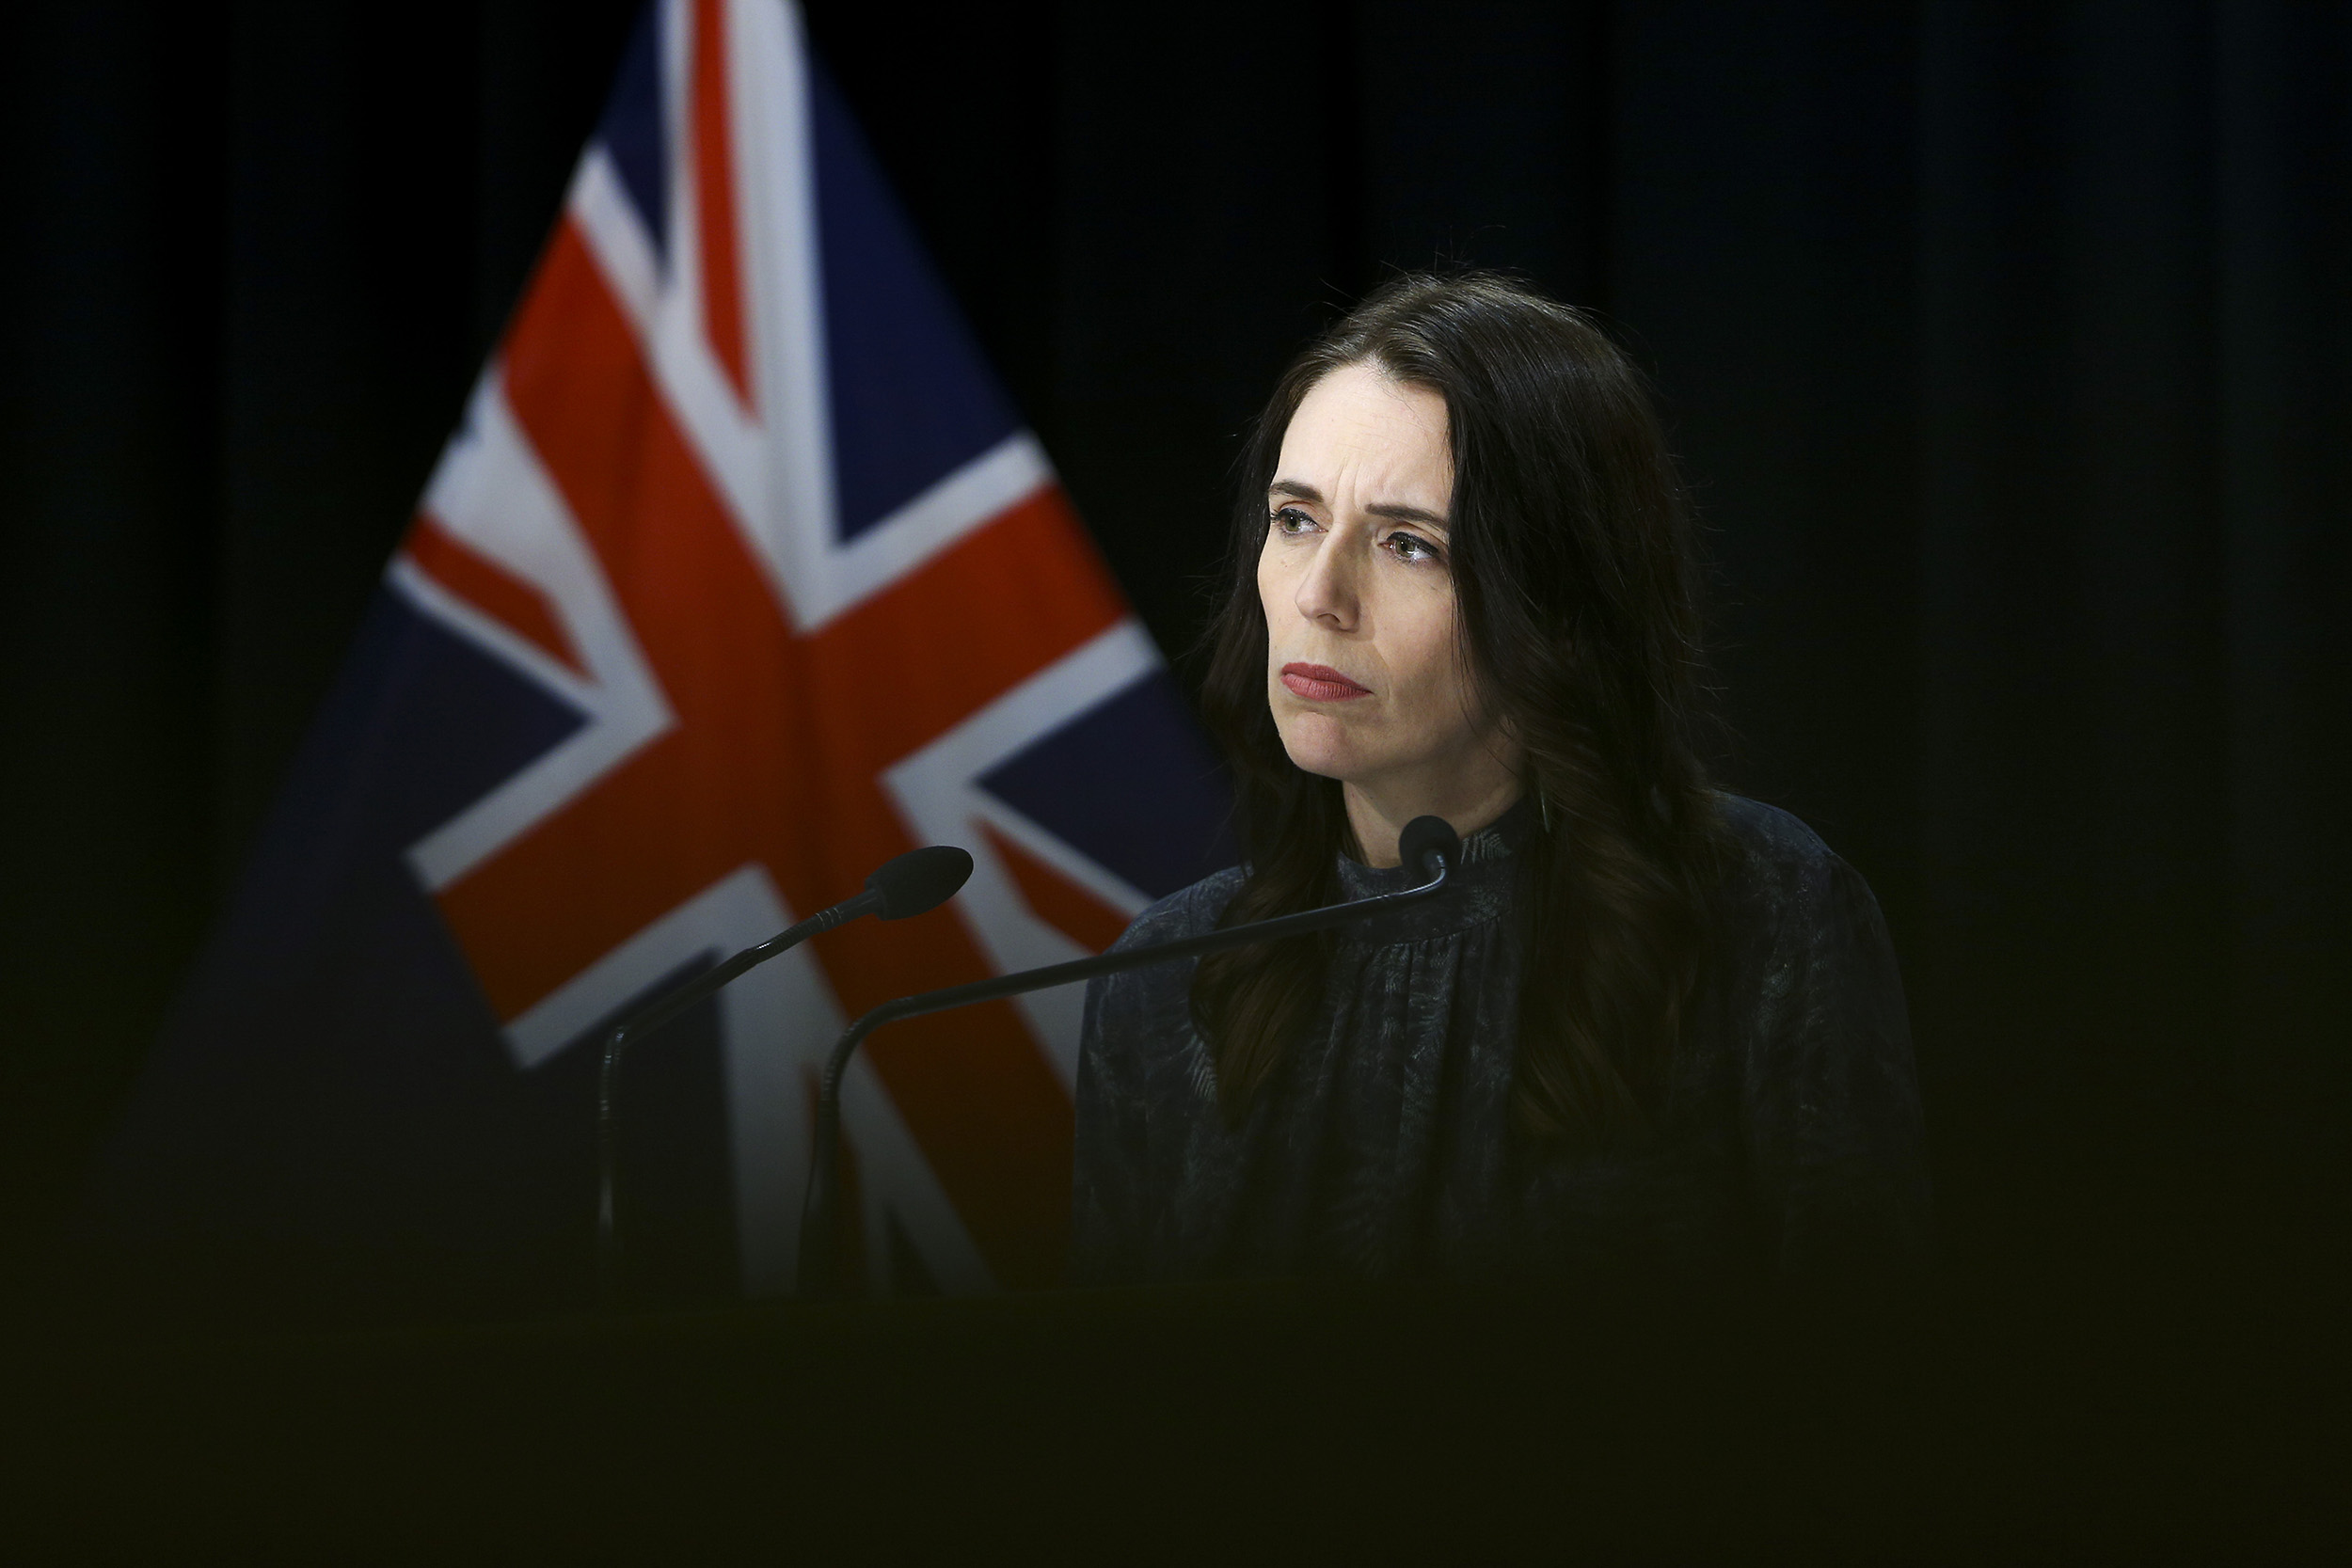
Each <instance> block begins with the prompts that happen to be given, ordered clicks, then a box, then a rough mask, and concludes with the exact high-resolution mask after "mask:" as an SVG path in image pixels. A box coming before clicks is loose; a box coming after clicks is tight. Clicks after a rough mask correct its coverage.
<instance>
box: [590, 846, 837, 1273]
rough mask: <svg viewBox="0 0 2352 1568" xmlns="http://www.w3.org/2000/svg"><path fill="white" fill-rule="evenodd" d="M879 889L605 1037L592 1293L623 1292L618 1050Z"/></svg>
mask: <svg viewBox="0 0 2352 1568" xmlns="http://www.w3.org/2000/svg"><path fill="white" fill-rule="evenodd" d="M882 903H883V898H882V894H881V893H880V892H878V891H876V890H874V889H871V888H869V889H867V890H866V892H864V893H861V894H859V895H857V896H856V897H854V898H850V899H848V900H846V901H844V902H842V903H839V904H835V905H834V906H833V908H831V909H829V910H820V911H818V912H817V913H815V914H813V915H810V916H809V917H808V918H807V919H806V920H803V921H802V922H800V923H799V924H798V925H795V926H787V927H785V928H784V929H783V930H781V931H778V932H777V933H776V934H775V935H774V936H772V937H770V938H769V939H768V940H767V941H766V942H761V943H759V944H758V945H757V946H755V947H746V948H744V949H743V951H741V952H740V953H738V954H736V955H735V957H733V958H729V959H727V960H726V961H725V962H724V963H722V964H720V965H718V966H717V967H716V968H712V969H707V970H705V971H703V973H702V974H697V975H696V976H694V978H693V979H691V980H689V981H688V982H687V983H686V984H685V985H682V986H680V987H679V988H678V989H677V990H675V991H672V992H671V993H670V994H669V995H667V996H664V997H662V998H660V1000H659V1001H657V1002H654V1003H652V1004H651V1005H650V1006H646V1007H644V1008H643V1009H642V1010H640V1011H639V1012H637V1013H636V1014H635V1015H633V1016H632V1017H629V1018H627V1019H624V1020H622V1021H621V1022H620V1023H618V1024H617V1025H615V1026H614V1028H613V1030H612V1033H611V1034H609V1035H607V1036H605V1037H604V1060H603V1062H602V1064H601V1065H600V1066H599V1068H598V1069H597V1071H596V1294H597V1296H598V1298H599V1299H600V1300H601V1301H602V1302H603V1303H604V1305H605V1306H606V1307H612V1306H614V1305H615V1304H616V1303H617V1302H618V1301H619V1300H620V1294H621V1236H620V1230H619V1227H618V1225H617V1223H616V1221H615V1219H614V1203H613V1196H612V1193H613V1187H614V1185H615V1177H616V1174H617V1171H618V1168H619V1165H620V1120H619V1116H618V1114H617V1111H616V1109H615V1104H614V1101H615V1091H616V1089H617V1087H618V1085H619V1084H620V1078H621V1053H623V1052H625V1051H627V1050H628V1047H629V1043H630V1042H631V1041H633V1040H635V1039H637V1038H639V1037H641V1036H644V1035H650V1034H652V1033H653V1032H654V1031H655V1030H657V1029H659V1028H660V1027H661V1026H662V1025H663V1024H665V1023H668V1022H671V1021H672V1020H674V1019H675V1018H676V1017H677V1016H678V1015H679V1014H681V1013H683V1012H685V1011H686V1009H687V1008H689V1007H691V1006H694V1005H695V1004H696V1003H698V1002H702V1001H705V1000H707V998H709V997H712V996H715V995H717V994H718V993H719V992H720V991H721V990H724V989H725V988H726V986H727V984H728V983H729V982H730V981H732V980H734V979H735V978H736V977H737V976H738V975H740V974H743V973H744V972H745V971H747V970H750V969H753V968H755V967H757V966H758V965H760V964H763V963H766V962H767V961H768V960H769V959H770V958H774V957H776V955H778V954H779V953H783V952H787V951H788V950H789V949H791V948H794V947H798V946H799V945H800V944H801V943H802V942H806V941H807V940H808V939H809V938H811V937H813V936H818V935H820V934H822V933H823V932H826V931H830V930H832V929H833V928H834V927H836V926H846V925H848V924H849V923H850V921H852V920H855V919H857V918H858V917H859V916H860V915H864V914H871V913H875V912H877V911H880V910H881V909H882Z"/></svg>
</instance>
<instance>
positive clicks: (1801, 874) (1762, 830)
mask: <svg viewBox="0 0 2352 1568" xmlns="http://www.w3.org/2000/svg"><path fill="white" fill-rule="evenodd" d="M1715 804H1716V809H1717V811H1718V812H1719V813H1720V814H1721V816H1722V821H1723V824H1724V834H1725V836H1726V838H1727V839H1728V841H1729V844H1730V847H1731V850H1732V863H1731V866H1730V869H1731V870H1732V872H1733V874H1734V875H1735V876H1738V877H1740V879H1743V880H1749V881H1756V880H1762V881H1765V882H1769V883H1774V884H1781V885H1787V884H1791V883H1797V882H1803V881H1807V880H1814V879H1820V878H1823V877H1826V876H1828V875H1830V873H1831V872H1832V871H1833V869H1835V868H1839V867H1843V866H1844V865H1845V862H1843V861H1841V860H1839V859H1838V858H1837V856H1836V853H1835V852H1833V851H1832V850H1831V848H1830V847H1829V846H1828V845H1826V844H1824V843H1822V842H1821V835H1820V834H1819V833H1817V832H1814V831H1813V830H1812V829H1811V828H1809V827H1807V826H1805V824H1804V820H1803V819H1802V818H1800V817H1798V816H1796V815H1795V814H1793V813H1790V812H1785V811H1783V810H1781V809H1780V808H1779V807H1778V806H1768V805H1766V804H1765V803H1764V802H1763V801H1761V800H1749V799H1748V798H1747V797H1746V796H1744V795H1718V796H1717V797H1715Z"/></svg>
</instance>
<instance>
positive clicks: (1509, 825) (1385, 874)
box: [1340, 795, 1537, 898]
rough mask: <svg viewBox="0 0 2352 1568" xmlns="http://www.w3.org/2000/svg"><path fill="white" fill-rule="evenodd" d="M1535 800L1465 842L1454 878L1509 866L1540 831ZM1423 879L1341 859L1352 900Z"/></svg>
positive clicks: (1527, 799) (1397, 868)
mask: <svg viewBox="0 0 2352 1568" xmlns="http://www.w3.org/2000/svg"><path fill="white" fill-rule="evenodd" d="M1536 826H1537V823H1536V808H1535V799H1534V796H1532V795H1522V796H1520V797H1519V798H1518V800H1515V801H1513V802H1512V803H1511V805H1510V807H1509V809H1508V810H1506V811H1504V812H1503V814H1502V816H1498V817H1496V818H1495V819H1494V820H1493V821H1492V822H1489V823H1487V824H1486V826H1485V827H1483V828H1481V829H1479V830H1478V831H1477V832H1474V833H1470V834H1469V835H1467V836H1465V837H1464V838H1463V840H1462V863H1461V864H1460V865H1459V866H1457V867H1456V868H1455V870H1454V875H1455V876H1456V877H1457V878H1460V877H1471V878H1475V879H1480V880H1483V879H1484V877H1483V876H1482V875H1481V874H1482V873H1483V872H1484V871H1485V870H1486V868H1487V867H1490V866H1501V865H1504V864H1506V863H1508V862H1509V861H1510V860H1511V858H1512V857H1513V856H1514V855H1516V854H1518V851H1519V850H1520V849H1521V848H1523V847H1525V846H1526V844H1527V841H1528V839H1529V837H1530V836H1531V835H1533V834H1534V832H1535V831H1536ZM1419 880H1421V875H1420V873H1419V872H1418V871H1416V870H1412V869H1408V868H1407V867H1406V866H1402V865H1391V866H1370V865H1366V864H1365V863H1363V862H1361V861H1359V860H1357V859H1356V858H1355V857H1354V856H1352V855H1347V854H1342V855H1341V856H1340V881H1341V884H1342V885H1343V887H1345V888H1347V889H1348V895H1349V896H1350V897H1357V898H1362V897H1369V896H1371V895H1373V894H1375V893H1393V892H1395V891H1396V890H1398V889H1399V888H1406V887H1411V886H1412V885H1413V884H1414V883H1416V882H1418V881H1419Z"/></svg>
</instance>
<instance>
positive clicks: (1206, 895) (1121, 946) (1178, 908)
mask: <svg viewBox="0 0 2352 1568" xmlns="http://www.w3.org/2000/svg"><path fill="white" fill-rule="evenodd" d="M1241 883H1242V872H1241V867H1240V866H1237V865H1229V866H1227V867H1226V868H1225V869H1224V870H1222V871H1217V872H1213V873H1211V874H1210V875H1208V876H1206V877H1203V878H1201V879H1200V880H1199V881H1197V882H1195V883H1193V884H1192V886H1190V887H1188V888H1180V889H1178V890H1177V891H1176V892H1174V893H1171V894H1169V895H1168V896H1167V897H1165V898H1163V899H1161V900H1160V901H1159V902H1157V903H1155V904H1153V905H1152V906H1151V907H1150V908H1148V909H1146V910H1145V911H1143V912H1142V913H1141V914H1139V915H1137V916H1136V918H1135V920H1134V921H1133V922H1132V923H1131V924H1130V925H1129V926H1128V927H1127V929H1126V932H1125V934H1123V935H1122V936H1120V939H1119V941H1118V942H1115V943H1113V944H1112V947H1111V951H1113V952H1120V951H1123V950H1125V949H1127V948H1131V947H1141V946H1143V945H1145V944H1146V943H1148V942H1180V941H1182V940H1183V939H1184V938H1185V937H1197V936H1200V935H1201V934H1202V933H1203V932H1206V931H1212V930H1215V929H1216V923H1217V921H1218V919H1219V918H1220V917H1222V916H1223V915H1224V913H1225V906H1226V905H1228V904H1230V903H1232V901H1233V895H1235V894H1237V893H1239V892H1240V891H1241Z"/></svg>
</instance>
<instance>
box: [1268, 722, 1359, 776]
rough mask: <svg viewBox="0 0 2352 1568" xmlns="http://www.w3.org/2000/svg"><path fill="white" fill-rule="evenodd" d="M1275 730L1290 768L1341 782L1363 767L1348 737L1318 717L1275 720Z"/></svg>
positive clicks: (1337, 726)
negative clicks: (1287, 755) (1288, 757)
mask: <svg viewBox="0 0 2352 1568" xmlns="http://www.w3.org/2000/svg"><path fill="white" fill-rule="evenodd" d="M1275 728H1276V730H1277V731H1279V733H1280V735H1281V736H1282V750H1283V751H1284V752H1288V753H1289V755H1290V759H1291V766H1292V767H1294V768H1298V769H1299V770H1300V771H1301V772H1305V773H1313V774H1315V775H1317V776H1318V777H1321V778H1326V779H1338V780H1341V781H1343V782H1344V781H1346V780H1347V779H1349V778H1352V777H1354V776H1355V774H1356V773H1357V772H1358V771H1359V769H1360V768H1361V766H1362V761H1363V759H1362V758H1361V757H1360V756H1359V755H1358V754H1357V748H1356V747H1355V746H1353V745H1351V744H1350V743H1349V737H1348V736H1346V735H1345V734H1343V733H1341V729H1340V726H1339V725H1337V724H1335V723H1333V722H1332V721H1330V720H1328V719H1326V718H1324V717H1323V716H1322V715H1320V714H1311V713H1302V714H1299V715H1296V716H1295V717H1293V718H1289V719H1281V718H1278V719H1277V720H1276V721H1275Z"/></svg>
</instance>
